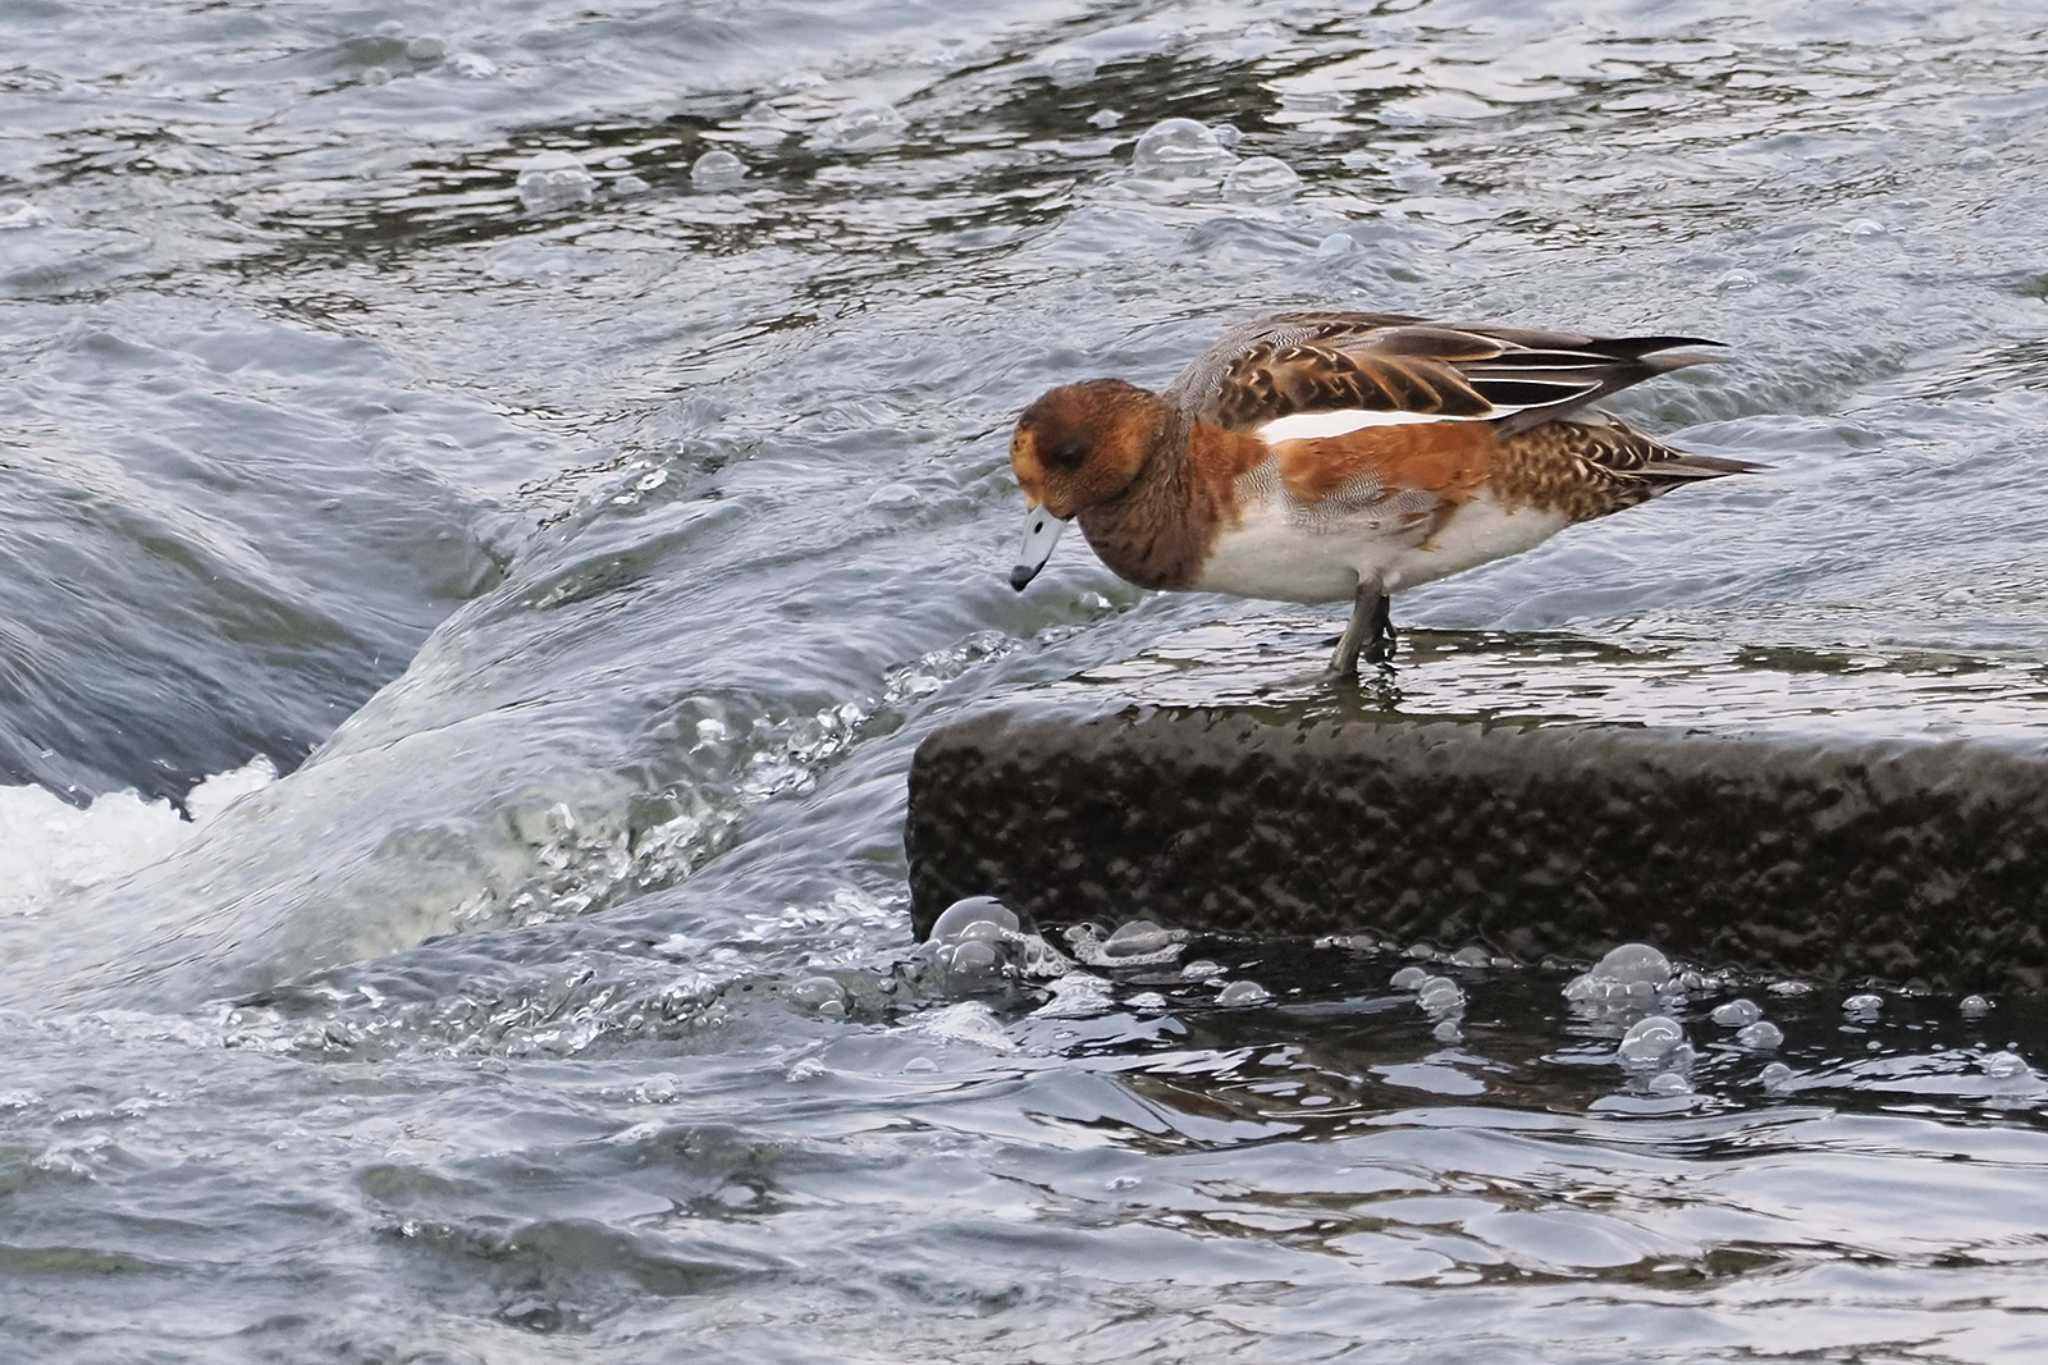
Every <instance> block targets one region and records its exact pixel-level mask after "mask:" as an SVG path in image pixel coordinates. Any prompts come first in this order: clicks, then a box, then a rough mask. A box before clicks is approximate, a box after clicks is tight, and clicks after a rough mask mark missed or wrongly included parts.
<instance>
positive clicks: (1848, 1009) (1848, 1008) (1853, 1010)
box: [1842, 991, 1884, 1019]
mask: <svg viewBox="0 0 2048 1365" xmlns="http://www.w3.org/2000/svg"><path fill="white" fill-rule="evenodd" d="M1883 1008H1884V997H1882V996H1878V995H1872V994H1871V993H1870V992H1868V991H1865V992H1864V993H1863V994H1861V995H1852V996H1850V997H1849V998H1848V999H1847V1000H1844V1001H1843V1002H1842V1012H1843V1013H1844V1014H1853V1015H1857V1016H1859V1017H1862V1018H1867V1019H1875V1018H1876V1017H1877V1014H1878V1011H1880V1010H1882V1009H1883Z"/></svg>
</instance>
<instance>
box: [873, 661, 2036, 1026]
mask: <svg viewBox="0 0 2048 1365" xmlns="http://www.w3.org/2000/svg"><path fill="white" fill-rule="evenodd" d="M1327 635H1328V632H1326V631H1320V630H1314V629H1303V628H1301V627H1299V626H1291V625H1287V624H1281V623H1276V622H1272V621H1265V622H1259V621H1254V622H1247V623H1241V624H1239V625H1235V626H1231V627H1215V628H1210V629H1207V630H1205V631H1200V632H1195V633H1193V634H1191V635H1189V636H1186V637H1183V638H1182V639H1179V640H1176V641H1173V642H1170V643H1169V644H1168V645H1167V646H1165V647H1163V648H1161V649H1160V650H1159V651H1157V652H1156V654H1155V655H1154V656H1153V657H1150V658H1146V659H1141V660H1137V661H1134V662H1133V663H1131V664H1129V665H1125V666H1121V667H1119V668H1117V669H1115V670H1111V671H1108V672H1105V673H1101V674H1097V675H1092V676H1083V677H1080V678H1077V679H1074V680H1072V681H1071V682H1068V683H1065V684H1062V685H1060V686H1058V687H1056V688H1052V689H1047V690H1041V691H1038V692H1034V693H1033V694H1032V697H1031V699H1029V700H1026V701H1019V702H1017V703H1014V704H1011V705H1008V706H1001V707H997V708H994V709H990V710H986V711H983V712H982V713H980V714H977V715H975V716H973V717H970V718H968V719H966V720H963V721H961V722H959V723H956V724H953V725H950V726H948V727H946V728H944V729H942V730H939V731H937V732H935V733H934V734H932V735H931V736H930V737H928V738H927V739H926V740H925V742H924V743H923V744H922V745H921V746H920V747H919V749H918V752H917V755H916V758H915V760H914V762H913V764H912V769H911V776H910V808H909V819H908V825H907V828H906V832H905V841H906V844H907V846H908V849H909V854H910V868H911V874H910V878H911V891H912V906H913V908H912V913H913V917H914V920H915V926H916V930H917V934H918V936H919V937H920V938H922V937H924V935H925V934H926V932H927V931H928V930H929V928H930V925H931V923H932V921H933V920H934V919H935V918H936V917H937V916H938V914H939V913H940V912H941V911H942V910H944V909H945V907H946V906H947V905H948V904H950V903H951V902H952V901H954V900H955V899H957V898H959V897H962V896H969V895H981V894H993V895H997V896H1000V897H1002V898H1003V899H1004V900H1005V901H1007V902H1008V903H1009V904H1011V905H1012V906H1013V907H1015V908H1017V909H1019V910H1023V911H1027V912H1029V913H1030V914H1031V915H1032V916H1033V917H1034V918H1036V919H1037V920H1038V921H1039V923H1040V924H1041V925H1057V924H1062V923H1070V922H1074V921H1078V920H1084V919H1093V920H1097V921H1104V922H1108V923H1111V924H1114V923H1117V922H1120V921H1123V920H1127V919H1130V918H1134V917H1138V916H1144V917H1146V918H1150V919H1155V920H1158V921H1160V922H1162V923H1166V924H1170V925H1174V926H1178V927H1181V928H1188V929H1197V930H1210V931H1220V932H1229V933H1242V934H1249V935H1320V934H1361V933H1370V934H1377V935H1381V936H1384V937H1386V938H1388V939H1391V940H1393V941H1395V942H1397V943H1401V944H1407V943H1411V942H1417V941H1421V942H1428V943H1433V944H1436V945H1438V946H1441V947H1445V948H1456V947H1459V946H1463V945H1465V944H1469V943H1485V944H1489V945H1491V946H1492V947H1494V948H1495V949H1496V950H1498V951H1501V952H1505V953H1508V954H1510V955H1512V956H1514V957H1517V958H1520V959H1523V960H1529V961H1533V960H1536V959H1540V958H1542V957H1544V956H1546V955H1551V954H1555V955H1559V956H1564V957H1571V958H1593V957H1597V956H1598V955H1599V954H1600V953H1602V952H1603V951H1605V950H1606V949H1607V948H1609V947H1611V946H1613V945H1614V944H1615V943H1617V942H1621V941H1625V940H1630V939H1641V940H1646V941H1649V942H1653V943H1656V944H1657V945H1659V946H1660V947H1662V948H1664V949H1666V950H1667V951H1671V952H1675V953H1679V954H1683V955H1684V956H1686V957H1689V958H1692V959H1694V960H1697V961H1701V962H1704V963H1709V964H1713V965H1727V966H1740V967H1747V968H1753V969H1757V970H1765V971H1779V972H1787V973H1795V974H1798V975H1801V976H1806V977H1811V978H1814V979H1817V980H1836V979H1843V978H1860V977H1866V976H1868V977H1877V978H1883V979H1886V980H1890V981H1894V982H1908V981H1915V980H1917V981H1920V982H1924V983H1925V984H1927V985H1929V986H1931V987H1934V988H1936V989H1952V990H1961V989H1986V988H1991V989H2039V988H2040V987H2042V986H2043V985H2044V984H2048V932H2044V921H2048V679H2044V677H2043V676H2042V673H2041V672H2040V670H2039V669H2038V668H2036V667H2033V666H2031V665H2025V664H2019V663H1998V662H1990V661H1983V660H1971V659H1960V658H1954V657H1948V656H1918V657H1912V658H1896V659H1889V660H1887V659H1880V658H1874V657H1869V656H1863V655H1830V654H1821V653H1807V652H1799V651H1775V652H1771V653H1768V654H1765V653H1757V652H1741V651H1736V652H1731V651H1728V650H1714V649H1711V648H1706V647H1676V648H1664V649H1644V650H1629V649H1621V648H1617V647H1614V646H1607V645H1599V644H1591V643H1587V642H1584V641H1576V640H1568V639H1559V638H1557V637H1535V638H1522V639H1508V638H1503V637H1484V636H1472V635H1466V636H1458V635H1443V634H1431V633H1425V632H1417V633H1416V635H1415V637H1413V638H1411V639H1409V640H1406V641H1404V645H1405V646H1406V647H1407V650H1408V652H1407V653H1406V655H1405V656H1404V657H1405V660H1406V662H1405V664H1404V666H1403V667H1402V668H1401V670H1400V671H1399V673H1398V675H1397V681H1396V682H1395V683H1394V684H1393V685H1391V686H1374V685H1370V684H1368V685H1367V686H1365V687H1362V688H1359V689H1355V690H1351V691H1348V692H1337V691H1334V690H1332V689H1330V688H1328V687H1326V686H1323V685H1320V684H1318V683H1315V682H1314V681H1312V680H1311V679H1310V678H1309V677H1308V676H1307V675H1308V674H1310V673H1311V672H1312V670H1313V669H1314V668H1315V667H1316V666H1317V665H1318V664H1319V663H1320V659H1321V657H1322V655H1321V651H1322V650H1323V648H1324V647H1325V642H1326V639H1327Z"/></svg>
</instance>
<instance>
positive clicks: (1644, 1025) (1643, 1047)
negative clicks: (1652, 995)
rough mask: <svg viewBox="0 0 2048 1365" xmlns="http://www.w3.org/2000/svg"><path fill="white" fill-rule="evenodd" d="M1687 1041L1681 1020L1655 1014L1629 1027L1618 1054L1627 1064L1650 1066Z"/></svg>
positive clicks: (1632, 1066)
mask: <svg viewBox="0 0 2048 1365" xmlns="http://www.w3.org/2000/svg"><path fill="white" fill-rule="evenodd" d="M1684 1041H1685V1030H1684V1029H1682V1028H1680V1027H1679V1026H1678V1021H1677V1020H1675V1019H1670V1018H1667V1017H1665V1016H1664V1015H1661V1014H1653V1015H1651V1016H1650V1017H1649V1018H1647V1019H1639V1020H1637V1021H1636V1022H1635V1023H1634V1024H1632V1025H1630V1027H1629V1031H1628V1032H1627V1033H1625V1034H1623V1035H1622V1037H1621V1045H1620V1046H1619V1047H1618V1048H1616V1049H1615V1055H1616V1056H1617V1057H1619V1058H1620V1059H1621V1063H1622V1065H1623V1066H1627V1067H1630V1068H1642V1069H1644V1070H1647V1069H1649V1068H1650V1067H1653V1066H1656V1065H1658V1064H1659V1063H1661V1062H1662V1061H1663V1060H1664V1059H1665V1057H1666V1056H1668V1055H1669V1054H1670V1053H1671V1052H1672V1051H1673V1050H1674V1049H1675V1048H1677V1047H1678V1045H1679V1044H1681V1043H1683V1042H1684Z"/></svg>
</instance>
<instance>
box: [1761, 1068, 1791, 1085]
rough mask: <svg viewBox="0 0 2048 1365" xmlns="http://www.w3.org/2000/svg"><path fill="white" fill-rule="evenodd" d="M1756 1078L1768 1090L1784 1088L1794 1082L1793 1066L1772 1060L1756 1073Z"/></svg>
mask: <svg viewBox="0 0 2048 1365" xmlns="http://www.w3.org/2000/svg"><path fill="white" fill-rule="evenodd" d="M1756 1078H1757V1080H1759V1081H1761V1082H1762V1083H1763V1087H1764V1089H1766V1090H1783V1089H1784V1088H1785V1087H1786V1086H1788V1085H1790V1084H1791V1083H1792V1068H1791V1067H1789V1066H1786V1065H1785V1064H1784V1063H1783V1062H1771V1063H1769V1064H1768V1065H1766V1066H1765V1067H1764V1069H1763V1070H1762V1071H1759V1072H1757V1073H1756Z"/></svg>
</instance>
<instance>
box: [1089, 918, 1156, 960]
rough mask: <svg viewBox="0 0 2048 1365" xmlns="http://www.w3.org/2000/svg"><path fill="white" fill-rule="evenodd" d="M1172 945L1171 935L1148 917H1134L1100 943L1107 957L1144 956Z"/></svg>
mask: <svg viewBox="0 0 2048 1365" xmlns="http://www.w3.org/2000/svg"><path fill="white" fill-rule="evenodd" d="M1171 947H1173V935H1171V934H1169V933H1168V932H1167V931H1166V930H1164V929H1162V928H1160V927H1159V926H1158V925H1156V924H1154V923H1153V922H1152V921H1151V920H1148V919H1134V920H1132V921H1131V922H1130V923H1129V924H1126V925H1124V926H1122V927H1121V928H1119V929H1118V930H1117V931H1116V932H1115V933H1113V934H1111V935H1110V936H1109V939H1108V941H1107V942H1105V943H1104V944H1103V945H1102V951H1103V953H1104V955H1106V956H1108V957H1146V956H1149V955H1152V954H1155V953H1159V952H1162V951H1164V950H1166V949H1169V948H1171Z"/></svg>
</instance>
